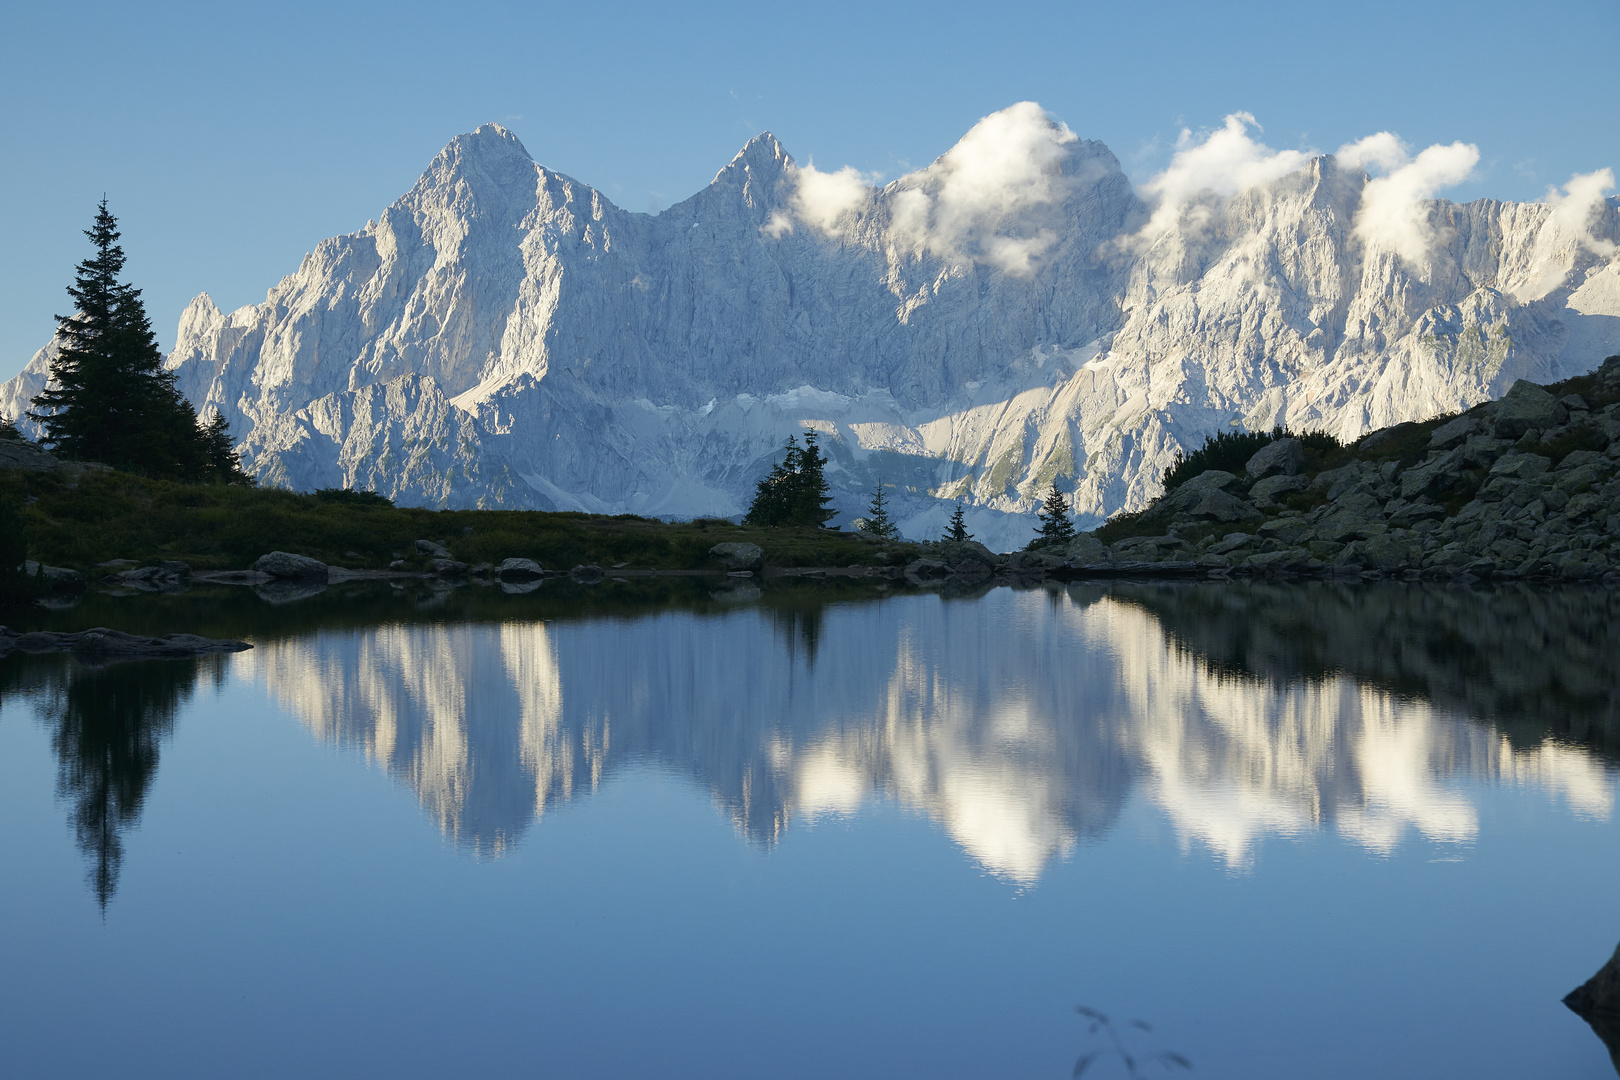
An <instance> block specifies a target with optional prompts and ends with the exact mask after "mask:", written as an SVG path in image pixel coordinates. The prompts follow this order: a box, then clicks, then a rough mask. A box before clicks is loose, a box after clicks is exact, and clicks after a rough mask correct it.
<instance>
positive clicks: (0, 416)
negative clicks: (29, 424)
mask: <svg viewBox="0 0 1620 1080" xmlns="http://www.w3.org/2000/svg"><path fill="white" fill-rule="evenodd" d="M24 437H25V436H24V435H23V433H22V432H21V431H20V430H19V429H18V428H17V422H16V421H15V420H13V419H12V418H11V417H9V416H7V415H5V414H4V413H0V439H22V438H24Z"/></svg>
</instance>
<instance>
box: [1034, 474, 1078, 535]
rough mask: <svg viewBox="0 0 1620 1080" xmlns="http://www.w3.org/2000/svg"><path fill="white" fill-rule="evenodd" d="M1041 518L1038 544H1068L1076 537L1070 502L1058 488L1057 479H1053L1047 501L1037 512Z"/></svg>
mask: <svg viewBox="0 0 1620 1080" xmlns="http://www.w3.org/2000/svg"><path fill="white" fill-rule="evenodd" d="M1036 516H1037V517H1039V518H1040V519H1041V528H1040V534H1041V535H1040V536H1039V537H1038V538H1037V540H1036V543H1037V546H1040V547H1048V546H1052V545H1057V544H1067V543H1068V542H1069V541H1070V540H1073V539H1074V522H1072V521H1070V520H1069V503H1068V500H1067V499H1066V498H1064V496H1063V492H1061V491H1059V490H1058V486H1057V481H1056V480H1054V481H1052V488H1051V490H1050V491H1048V492H1047V493H1046V502H1045V503H1044V504H1043V505H1042V506H1041V509H1040V510H1039V511H1038V512H1037V513H1036Z"/></svg>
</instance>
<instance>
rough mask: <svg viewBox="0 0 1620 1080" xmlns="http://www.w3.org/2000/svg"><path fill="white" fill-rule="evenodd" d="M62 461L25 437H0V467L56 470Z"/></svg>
mask: <svg viewBox="0 0 1620 1080" xmlns="http://www.w3.org/2000/svg"><path fill="white" fill-rule="evenodd" d="M61 467H62V463H61V462H60V461H58V460H56V458H55V457H54V456H53V455H51V454H50V453H49V452H47V451H45V450H43V449H41V448H40V447H39V446H36V445H35V444H34V443H31V442H28V441H27V440H26V439H0V469H17V470H20V471H23V472H56V471H57V470H58V469H60V468H61Z"/></svg>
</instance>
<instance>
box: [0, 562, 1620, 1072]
mask: <svg viewBox="0 0 1620 1080" xmlns="http://www.w3.org/2000/svg"><path fill="white" fill-rule="evenodd" d="M635 588H636V587H634V586H624V585H621V586H615V585H611V584H610V585H606V586H601V587H599V588H598V590H597V591H595V592H590V591H587V590H583V589H575V590H573V591H570V590H569V587H566V586H565V587H563V588H562V589H560V590H556V591H550V592H548V591H547V590H549V589H551V584H550V583H548V585H547V586H546V587H545V588H543V589H541V590H539V591H537V592H535V593H532V594H528V595H523V596H500V595H493V596H492V595H490V594H488V593H484V594H482V595H481V596H472V595H470V594H463V593H458V594H457V595H456V596H454V597H449V598H445V597H443V596H437V597H428V596H424V597H413V596H409V595H405V594H400V593H397V592H389V591H388V590H381V591H378V592H361V591H354V592H350V593H346V594H342V595H337V594H335V593H328V594H326V595H324V596H321V597H314V598H309V599H305V600H300V601H296V602H293V603H281V604H278V605H270V604H267V603H265V602H263V601H261V600H259V599H257V598H252V597H237V598H235V599H232V598H230V597H228V596H226V595H223V594H198V595H194V596H187V597H178V598H168V599H161V600H144V601H139V600H126V601H114V600H109V599H102V598H95V599H92V600H90V601H87V603H86V605H85V606H84V607H83V608H81V609H79V610H77V611H69V612H60V613H55V614H52V615H46V616H40V617H39V619H40V620H43V622H42V623H41V624H42V625H51V626H56V627H61V628H82V627H83V626H86V625H94V624H97V623H103V624H108V625H113V626H118V627H121V628H126V629H153V630H155V629H189V630H195V631H198V632H203V633H216V634H223V633H232V634H238V635H242V636H247V637H249V638H250V639H251V640H253V641H254V642H255V643H256V648H255V649H254V650H252V651H251V652H247V653H242V654H238V655H236V656H232V657H227V658H220V659H210V660H206V661H200V662H143V663H135V664H121V665H114V666H109V667H104V668H99V669H98V668H93V667H88V666H85V665H82V664H80V663H78V662H76V661H72V660H65V659H60V658H53V657H23V656H13V657H11V658H9V659H7V660H5V661H0V926H3V927H4V930H3V931H0V970H3V971H4V973H5V978H4V979H3V980H0V1072H4V1073H5V1074H6V1075H10V1076H19V1077H32V1076H53V1077H78V1076H95V1075H111V1074H116V1075H122V1076H154V1077H188V1076H197V1077H216V1076H239V1077H258V1076H264V1077H285V1076H301V1077H325V1076H332V1077H350V1076H399V1077H415V1076H446V1075H451V1076H469V1075H485V1076H524V1077H529V1076H533V1077H559V1078H562V1077H614V1078H617V1077H642V1076H647V1077H652V1076H657V1077H705V1078H711V1077H748V1078H753V1077H817V1078H820V1077H834V1076H837V1077H896V1076H917V1077H987V1078H994V1077H1031V1078H1034V1077H1053V1078H1063V1077H1068V1076H1070V1075H1071V1071H1072V1069H1073V1067H1074V1065H1075V1062H1076V1059H1077V1058H1079V1057H1080V1056H1081V1055H1082V1054H1084V1053H1087V1052H1090V1051H1093V1050H1102V1049H1105V1048H1106V1047H1107V1046H1108V1045H1110V1044H1109V1043H1107V1042H1106V1041H1105V1040H1104V1039H1103V1038H1102V1037H1101V1036H1097V1035H1091V1034H1089V1033H1088V1029H1087V1027H1086V1024H1085V1020H1084V1018H1083V1017H1082V1016H1080V1015H1079V1014H1077V1013H1076V1011H1075V1007H1076V1006H1077V1005H1085V1006H1088V1007H1091V1008H1095V1009H1099V1010H1102V1011H1103V1012H1105V1013H1107V1014H1109V1015H1110V1016H1111V1017H1114V1018H1116V1019H1117V1022H1118V1023H1119V1025H1120V1036H1121V1038H1122V1039H1123V1041H1124V1044H1125V1045H1126V1046H1127V1048H1129V1049H1130V1050H1131V1051H1132V1052H1134V1053H1137V1054H1139V1055H1141V1056H1142V1057H1150V1056H1152V1055H1154V1054H1158V1053H1162V1052H1175V1053H1179V1054H1181V1055H1184V1056H1185V1057H1186V1058H1187V1059H1189V1060H1190V1061H1191V1062H1192V1064H1193V1065H1194V1066H1195V1072H1194V1073H1193V1074H1192V1075H1194V1076H1198V1077H1205V1078H1227V1077H1230V1078H1243V1080H1253V1078H1271V1077H1277V1078H1282V1077H1287V1078H1297V1077H1321V1078H1334V1077H1357V1078H1360V1077H1375V1076H1376V1077H1450V1076H1457V1077H1463V1076H1467V1077H1473V1078H1485V1077H1513V1078H1525V1077H1594V1078H1596V1077H1604V1076H1611V1077H1612V1076H1613V1075H1614V1068H1613V1067H1612V1066H1611V1064H1610V1060H1609V1056H1608V1053H1607V1051H1606V1050H1605V1048H1604V1046H1603V1044H1602V1043H1601V1042H1600V1041H1599V1039H1598V1038H1597V1037H1596V1036H1595V1035H1594V1034H1593V1033H1592V1031H1591V1029H1590V1028H1588V1027H1587V1026H1586V1025H1585V1024H1584V1023H1583V1022H1582V1021H1581V1020H1580V1019H1579V1018H1578V1017H1576V1016H1575V1015H1574V1014H1572V1013H1571V1012H1569V1011H1568V1010H1567V1009H1566V1008H1564V1006H1563V1005H1562V1004H1560V998H1561V997H1562V996H1563V995H1564V994H1565V993H1566V992H1568V991H1569V990H1571V989H1572V988H1574V987H1575V986H1576V985H1578V984H1580V983H1582V982H1584V981H1585V980H1586V979H1587V978H1588V977H1589V976H1590V975H1592V974H1593V972H1594V971H1595V970H1596V969H1597V968H1598V967H1599V966H1600V965H1602V964H1603V962H1604V961H1605V960H1606V959H1608V957H1609V955H1610V954H1611V953H1612V952H1613V951H1614V949H1615V943H1616V940H1617V939H1620V903H1617V902H1616V897H1620V823H1617V820H1616V807H1615V798H1616V772H1615V769H1614V762H1615V761H1616V760H1617V758H1616V752H1617V751H1620V684H1617V679H1616V674H1617V672H1616V657H1617V656H1620V597H1617V596H1616V595H1615V594H1613V593H1610V592H1605V591H1547V590H1532V589H1513V590H1499V591H1469V590H1464V589H1452V588H1448V589H1439V588H1420V587H1415V586H1414V587H1404V586H1383V587H1335V586H1327V585H1301V586H1294V587H1288V588H1282V587H1266V586H1242V585H1193V586H1146V585H1142V586H1130V585H1120V586H1115V587H1112V588H1100V587H1070V588H1066V589H1063V588H1051V589H1038V590H1030V591H1014V590H1011V589H1006V588H1001V589H995V590H992V591H989V592H987V593H984V594H982V595H975V596H968V597H957V598H942V597H940V596H935V595H909V596H892V597H876V596H855V595H842V594H828V593H816V592H806V591H795V590H791V589H784V590H771V589H767V590H766V591H765V592H764V593H763V594H762V593H760V592H759V590H757V589H755V588H753V587H752V586H744V587H743V588H741V589H738V590H734V591H732V592H730V593H717V594H715V595H713V596H710V595H708V594H707V593H703V592H690V593H688V592H683V591H682V587H676V586H660V587H659V589H662V590H663V591H661V592H660V591H654V592H651V593H648V594H645V595H640V596H639V598H638V594H637V593H636V592H635ZM615 590H618V591H617V592H615ZM120 604H121V605H122V606H119V605H120ZM158 624H166V625H161V626H160V625H158ZM1136 1018H1140V1019H1142V1020H1145V1021H1148V1022H1150V1023H1151V1026H1152V1030H1151V1031H1146V1030H1143V1029H1141V1028H1136V1027H1129V1026H1126V1023H1125V1022H1127V1021H1129V1020H1131V1019H1136ZM1092 1068H1093V1070H1094V1071H1092V1072H1090V1073H1088V1074H1087V1075H1091V1076H1104V1077H1106V1076H1123V1075H1125V1073H1124V1070H1123V1068H1122V1066H1121V1063H1120V1062H1119V1061H1118V1060H1117V1059H1111V1058H1107V1057H1104V1058H1103V1059H1100V1060H1098V1062H1097V1063H1096V1064H1095V1065H1094V1066H1093V1067H1092ZM1158 1074H1162V1073H1160V1071H1159V1069H1158V1068H1157V1066H1155V1067H1154V1068H1153V1069H1152V1070H1151V1071H1150V1072H1149V1073H1148V1075H1158Z"/></svg>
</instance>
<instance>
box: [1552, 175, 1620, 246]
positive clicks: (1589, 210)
mask: <svg viewBox="0 0 1620 1080" xmlns="http://www.w3.org/2000/svg"><path fill="white" fill-rule="evenodd" d="M1613 187H1614V171H1613V170H1612V169H1599V170H1597V171H1596V172H1589V173H1576V174H1575V175H1574V176H1571V177H1570V178H1569V183H1567V184H1565V185H1564V190H1563V192H1562V194H1560V193H1559V191H1558V189H1557V188H1548V189H1547V197H1546V199H1545V200H1544V201H1545V202H1546V204H1547V205H1548V206H1550V207H1552V220H1553V222H1554V224H1556V225H1557V226H1558V227H1559V229H1561V230H1562V231H1563V232H1565V233H1567V234H1569V235H1570V236H1574V237H1579V239H1580V243H1581V246H1582V247H1584V248H1586V249H1587V250H1588V251H1590V252H1592V253H1593V254H1594V255H1612V254H1613V253H1614V251H1615V245H1614V243H1613V242H1612V241H1609V240H1602V239H1599V238H1598V237H1596V236H1594V235H1592V225H1593V220H1594V219H1595V218H1596V217H1597V216H1598V214H1599V213H1600V212H1601V211H1602V209H1603V202H1604V199H1603V197H1604V195H1605V194H1606V193H1607V192H1608V191H1609V190H1610V189H1611V188H1613Z"/></svg>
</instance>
